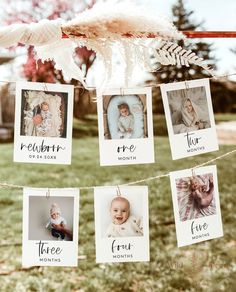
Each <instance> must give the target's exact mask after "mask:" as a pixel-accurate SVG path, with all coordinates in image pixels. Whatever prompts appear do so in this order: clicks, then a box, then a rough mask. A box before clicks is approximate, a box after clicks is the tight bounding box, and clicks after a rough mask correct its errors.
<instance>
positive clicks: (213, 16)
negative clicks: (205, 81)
mask: <svg viewBox="0 0 236 292" xmlns="http://www.w3.org/2000/svg"><path fill="white" fill-rule="evenodd" d="M137 2H140V3H142V4H145V5H146V6H148V7H150V8H151V10H152V11H155V10H156V11H157V13H161V14H165V15H167V16H168V17H169V19H170V20H171V15H172V13H171V7H172V5H173V4H175V3H176V2H177V0H140V1H137ZM184 2H185V6H186V8H187V9H188V10H193V11H194V14H193V17H192V20H194V21H196V22H197V23H198V22H201V21H204V30H209V31H210V30H219V31H223V30H231V31H236V0H185V1H184ZM203 40H204V41H207V42H211V43H213V44H214V48H215V52H214V54H215V56H216V58H217V59H218V62H217V66H218V73H219V74H225V73H236V55H234V54H232V53H231V52H230V48H233V47H235V48H236V38H228V39H224V38H219V39H217V38H212V39H203ZM190 42H191V40H190ZM234 79H235V78H234Z"/></svg>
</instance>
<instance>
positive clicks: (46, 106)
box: [42, 104, 48, 112]
mask: <svg viewBox="0 0 236 292" xmlns="http://www.w3.org/2000/svg"><path fill="white" fill-rule="evenodd" d="M42 110H43V111H45V112H46V111H48V105H47V104H42Z"/></svg>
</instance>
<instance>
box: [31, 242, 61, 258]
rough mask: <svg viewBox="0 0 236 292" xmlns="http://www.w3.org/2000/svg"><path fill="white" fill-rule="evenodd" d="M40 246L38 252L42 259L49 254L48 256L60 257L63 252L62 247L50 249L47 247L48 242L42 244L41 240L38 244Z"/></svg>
mask: <svg viewBox="0 0 236 292" xmlns="http://www.w3.org/2000/svg"><path fill="white" fill-rule="evenodd" d="M36 244H37V245H38V246H39V249H38V252H39V257H41V256H42V255H43V254H47V255H49V254H50V255H58V254H60V253H61V252H62V248H60V247H57V248H56V247H54V246H53V247H49V246H46V245H47V244H48V242H42V241H41V240H40V242H38V243H36Z"/></svg>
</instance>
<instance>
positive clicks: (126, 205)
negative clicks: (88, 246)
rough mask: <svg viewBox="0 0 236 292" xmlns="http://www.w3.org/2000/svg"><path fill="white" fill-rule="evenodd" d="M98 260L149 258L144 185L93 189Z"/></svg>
mask: <svg viewBox="0 0 236 292" xmlns="http://www.w3.org/2000/svg"><path fill="white" fill-rule="evenodd" d="M94 212H95V239H96V261H97V262H134V261H149V217H148V189H147V187H146V186H135V187H134V186H132V187H126V186H122V187H121V186H120V187H118V186H117V187H115V186H114V187H97V188H95V189H94Z"/></svg>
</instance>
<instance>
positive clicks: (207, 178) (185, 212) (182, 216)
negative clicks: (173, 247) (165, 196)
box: [170, 165, 223, 247]
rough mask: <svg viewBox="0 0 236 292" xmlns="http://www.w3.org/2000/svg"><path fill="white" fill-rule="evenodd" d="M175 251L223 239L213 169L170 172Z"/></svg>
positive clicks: (214, 167) (214, 168) (204, 168)
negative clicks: (206, 241) (211, 240)
mask: <svg viewBox="0 0 236 292" xmlns="http://www.w3.org/2000/svg"><path fill="white" fill-rule="evenodd" d="M170 182H171V191H172V200H173V208H174V216H175V228H176V236H177V243H178V247H181V246H185V245H190V244H193V243H197V242H201V241H205V240H209V239H213V238H217V237H221V236H223V228H222V220H221V211H220V200H219V191H218V180H217V170H216V166H215V165H211V166H204V167H198V168H195V169H184V170H178V171H175V172H170Z"/></svg>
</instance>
